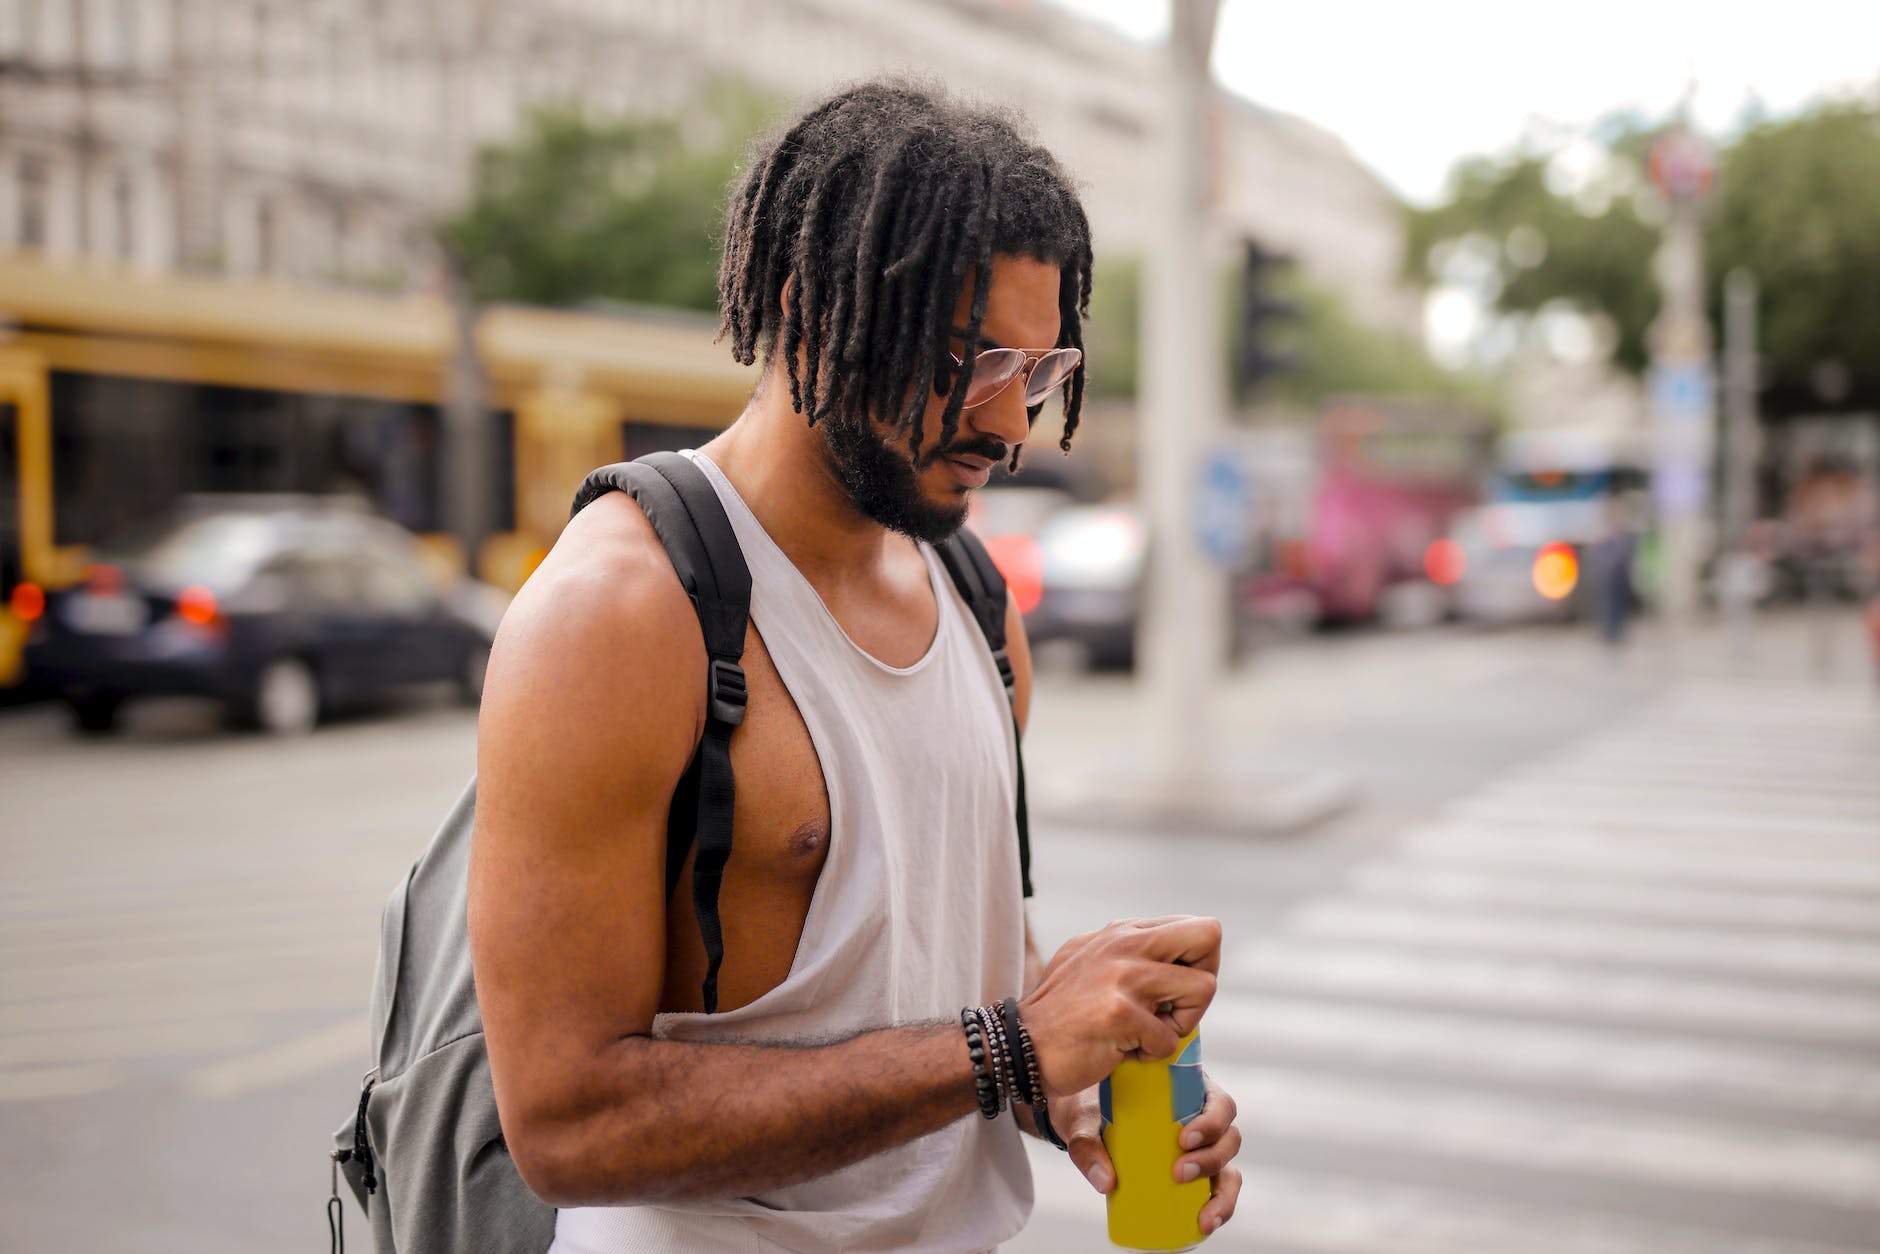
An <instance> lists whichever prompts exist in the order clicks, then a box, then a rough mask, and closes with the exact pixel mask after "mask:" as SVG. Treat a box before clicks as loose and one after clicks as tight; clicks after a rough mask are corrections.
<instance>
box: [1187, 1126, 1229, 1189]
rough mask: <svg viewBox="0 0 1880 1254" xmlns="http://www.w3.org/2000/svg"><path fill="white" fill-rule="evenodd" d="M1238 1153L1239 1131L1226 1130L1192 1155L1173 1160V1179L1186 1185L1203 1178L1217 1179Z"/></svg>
mask: <svg viewBox="0 0 1880 1254" xmlns="http://www.w3.org/2000/svg"><path fill="white" fill-rule="evenodd" d="M1238 1153H1240V1129H1239V1128H1228V1129H1227V1130H1226V1131H1225V1132H1223V1133H1221V1135H1220V1137H1219V1139H1217V1140H1214V1141H1211V1142H1208V1143H1206V1144H1204V1145H1202V1147H1201V1148H1200V1149H1198V1150H1196V1151H1195V1152H1194V1153H1192V1154H1183V1155H1182V1156H1181V1157H1180V1158H1177V1159H1176V1160H1175V1179H1177V1180H1178V1181H1181V1182H1182V1183H1184V1184H1186V1183H1187V1182H1188V1181H1190V1180H1199V1179H1201V1178H1202V1177H1203V1176H1216V1177H1218V1176H1219V1175H1220V1174H1221V1172H1223V1171H1225V1170H1226V1169H1227V1165H1228V1164H1229V1163H1231V1162H1233V1161H1234V1155H1236V1154H1238Z"/></svg>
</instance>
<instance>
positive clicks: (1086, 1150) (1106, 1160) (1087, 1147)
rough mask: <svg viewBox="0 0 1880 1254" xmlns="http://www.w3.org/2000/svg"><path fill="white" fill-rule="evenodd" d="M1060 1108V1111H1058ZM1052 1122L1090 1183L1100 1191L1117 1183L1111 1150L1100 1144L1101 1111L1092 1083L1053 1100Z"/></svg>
mask: <svg viewBox="0 0 1880 1254" xmlns="http://www.w3.org/2000/svg"><path fill="white" fill-rule="evenodd" d="M1060 1110H1061V1111H1062V1112H1063V1113H1062V1114H1059V1113H1057V1112H1059V1111H1060ZM1052 1111H1053V1115H1052V1119H1051V1122H1052V1123H1053V1124H1054V1125H1057V1128H1058V1135H1059V1136H1062V1137H1063V1138H1064V1143H1065V1144H1066V1145H1068V1146H1070V1155H1071V1162H1072V1163H1074V1164H1076V1166H1077V1170H1078V1171H1080V1172H1082V1173H1083V1176H1084V1179H1086V1180H1088V1181H1090V1187H1091V1188H1093V1189H1095V1190H1096V1191H1097V1192H1099V1193H1108V1192H1109V1191H1110V1190H1111V1189H1113V1188H1115V1187H1116V1167H1115V1166H1114V1165H1113V1164H1112V1163H1111V1162H1110V1152H1109V1151H1108V1150H1107V1149H1105V1148H1104V1147H1103V1112H1102V1110H1101V1108H1100V1107H1099V1105H1098V1102H1097V1089H1096V1086H1095V1085H1092V1086H1091V1087H1089V1088H1087V1089H1085V1090H1084V1091H1083V1092H1081V1093H1078V1094H1075V1095H1074V1096H1072V1097H1069V1098H1066V1099H1064V1100H1063V1101H1062V1102H1054V1103H1052ZM1065 1115H1068V1116H1069V1118H1068V1119H1066V1118H1064V1116H1065Z"/></svg>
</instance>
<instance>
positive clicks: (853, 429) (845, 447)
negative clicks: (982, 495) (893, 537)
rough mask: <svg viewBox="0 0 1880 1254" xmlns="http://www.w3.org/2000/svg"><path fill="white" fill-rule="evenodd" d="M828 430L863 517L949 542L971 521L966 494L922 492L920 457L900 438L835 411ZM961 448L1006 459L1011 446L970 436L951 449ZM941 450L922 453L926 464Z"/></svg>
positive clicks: (835, 466) (839, 471)
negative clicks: (944, 497)
mask: <svg viewBox="0 0 1880 1254" xmlns="http://www.w3.org/2000/svg"><path fill="white" fill-rule="evenodd" d="M822 430H823V443H824V445H825V446H826V447H827V448H828V450H829V465H830V469H832V470H833V471H835V474H836V477H837V478H838V479H839V480H841V482H842V486H843V487H844V488H846V489H847V490H848V494H849V500H850V502H851V503H852V504H853V505H854V506H855V508H856V510H857V512H859V513H860V514H861V515H862V517H864V518H867V519H869V520H870V521H871V522H876V523H879V524H881V525H882V526H883V527H886V528H887V529H888V530H890V531H897V532H899V533H900V534H902V535H904V536H911V537H912V538H914V539H916V540H924V541H925V542H927V543H928V544H940V543H943V542H944V541H946V540H947V539H949V538H950V537H951V536H952V535H953V533H954V532H956V531H958V530H959V529H960V526H961V525H962V524H963V523H965V521H966V496H965V494H964V493H962V494H961V495H960V498H959V499H958V500H957V501H946V502H934V501H930V500H928V499H927V498H926V497H925V496H924V495H923V494H922V492H921V487H920V472H919V470H918V469H916V466H915V463H914V459H913V458H912V457H911V456H910V455H909V454H908V452H907V446H906V445H905V444H904V443H902V442H901V440H900V439H899V438H896V439H893V440H889V439H884V438H883V437H882V436H881V435H880V434H879V433H877V432H876V431H875V429H874V427H873V426H872V424H869V423H867V422H858V421H852V420H849V419H846V418H836V417H833V416H832V417H829V418H825V419H823V422H822ZM958 453H973V454H978V455H980V456H983V457H987V458H989V459H991V460H992V461H994V462H998V461H1003V460H1004V459H1005V455H1006V447H1005V445H1004V444H1002V443H1000V442H998V441H996V440H995V441H988V440H970V441H962V442H960V443H956V444H954V445H953V446H952V447H951V448H950V449H948V450H947V455H951V454H958ZM941 456H943V454H940V453H937V452H936V453H933V454H929V455H927V456H925V457H923V458H921V466H922V467H925V466H930V465H932V464H933V463H934V462H935V461H938V460H939V458H940V457H941Z"/></svg>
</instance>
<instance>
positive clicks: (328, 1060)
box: [185, 1015, 370, 1099]
mask: <svg viewBox="0 0 1880 1254" xmlns="http://www.w3.org/2000/svg"><path fill="white" fill-rule="evenodd" d="M369 1053H370V1025H369V1023H368V1021H367V1019H366V1016H364V1015H359V1016H357V1017H354V1018H350V1019H346V1020H343V1021H341V1022H339V1023H335V1024H333V1025H332V1026H331V1027H328V1028H323V1029H321V1030H320V1031H318V1032H315V1033H313V1034H312V1035H310V1036H303V1037H299V1038H297V1039H295V1040H291V1041H284V1042H282V1043H281V1044H279V1045H272V1046H269V1047H268V1048H266V1049H263V1050H260V1051H258V1052H256V1053H252V1054H243V1055H241V1056H239V1057H235V1058H224V1059H222V1060H220V1061H218V1062H212V1063H209V1064H208V1065H207V1066H203V1067H198V1068H196V1069H195V1070H194V1071H192V1072H190V1073H189V1077H188V1079H187V1080H186V1081H185V1084H186V1087H187V1088H188V1089H189V1092H190V1093H191V1094H192V1095H193V1096H196V1097H204V1098H215V1099H226V1098H231V1097H242V1096H245V1095H246V1094H249V1093H253V1092H255V1091H256V1090H257V1089H264V1088H269V1087H272V1086H273V1085H276V1084H284V1083H286V1082H287V1081H289V1080H297V1079H299V1078H300V1077H301V1076H304V1075H311V1074H313V1073H314V1072H316V1071H324V1070H326V1069H327V1068H329V1067H336V1066H338V1065H340V1064H341V1063H344V1062H349V1061H350V1062H358V1063H359V1064H360V1066H359V1070H360V1071H362V1072H363V1071H364V1070H365V1067H366V1064H365V1061H364V1060H365V1059H366V1058H367V1057H368V1056H369Z"/></svg>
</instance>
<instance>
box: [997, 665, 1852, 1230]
mask: <svg viewBox="0 0 1880 1254" xmlns="http://www.w3.org/2000/svg"><path fill="white" fill-rule="evenodd" d="M1202 1040H1203V1052H1204V1054H1205V1056H1206V1057H1207V1059H1208V1065H1209V1070H1210V1072H1211V1073H1213V1074H1214V1075H1215V1077H1216V1078H1217V1080H1219V1081H1220V1082H1221V1083H1222V1085H1223V1086H1224V1087H1225V1088H1227V1089H1228V1090H1229V1091H1230V1092H1232V1093H1233V1094H1234V1096H1235V1098H1236V1101H1237V1102H1238V1104H1239V1108H1240V1119H1239V1124H1240V1128H1241V1131H1242V1133H1243V1136H1244V1137H1245V1138H1246V1144H1245V1148H1244V1149H1243V1151H1242V1154H1241V1164H1242V1167H1243V1170H1244V1172H1245V1174H1246V1185H1245V1189H1244V1192H1243V1195H1242V1199H1241V1203H1240V1207H1239V1214H1238V1216H1237V1218H1236V1219H1235V1221H1234V1223H1233V1224H1231V1225H1229V1227H1228V1228H1226V1229H1224V1230H1222V1232H1221V1233H1220V1234H1218V1236H1217V1237H1215V1238H1214V1239H1213V1240H1212V1241H1210V1243H1209V1245H1210V1248H1216V1249H1222V1250H1237V1249H1244V1250H1259V1251H1266V1252H1269V1254H1304V1252H1306V1251H1325V1252H1331V1254H1634V1252H1637V1254H1646V1252H1651V1254H1684V1252H1686V1251H1689V1252H1691V1254H1696V1252H1698V1251H1702V1252H1703V1254H1855V1252H1857V1251H1866V1252H1867V1254H1872V1252H1873V1251H1874V1250H1876V1249H1880V710H1876V707H1875V705H1874V703H1873V702H1872V701H1871V699H1870V696H1869V694H1867V693H1863V692H1859V691H1835V690H1825V689H1821V688H1815V687H1809V688H1802V687H1799V686H1791V687H1784V686H1781V685H1777V684H1759V683H1750V682H1737V681H1722V680H1718V681H1712V682H1708V683H1698V684H1691V685H1687V686H1685V687H1683V688H1680V689H1677V690H1675V691H1674V692H1673V693H1672V694H1671V695H1669V696H1667V697H1665V698H1664V699H1662V700H1660V701H1659V702H1658V703H1656V704H1654V705H1650V706H1647V707H1644V708H1642V709H1640V710H1637V711H1635V712H1633V713H1632V714H1630V715H1628V716H1626V717H1625V718H1624V719H1623V720H1622V722H1621V723H1620V724H1618V725H1616V726H1613V727H1610V728H1608V729H1606V730H1605V731H1603V732H1601V733H1600V734H1598V735H1596V736H1594V737H1592V738H1589V739H1587V740H1585V741H1582V742H1580V743H1576V744H1572V745H1569V746H1567V747H1565V748H1563V749H1561V750H1558V751H1556V752H1554V753H1551V754H1549V755H1548V756H1546V757H1544V758H1542V759H1540V760H1536V761H1533V762H1530V763H1528V764H1527V765H1525V766H1523V767H1520V768H1518V769H1516V770H1514V771H1512V772H1510V773H1508V774H1506V775H1504V776H1502V777H1500V778H1497V779H1494V780H1492V781H1490V782H1489V783H1487V784H1486V785H1484V786H1483V787H1481V788H1479V789H1477V790H1476V791H1474V792H1473V793H1471V794H1469V795H1467V796H1463V797H1459V798H1456V799H1455V800H1453V801H1452V802H1450V803H1449V804H1448V805H1447V806H1445V807H1444V808H1443V809H1442V810H1441V811H1440V812H1439V813H1437V814H1436V815H1434V816H1432V817H1431V818H1429V819H1426V820H1424V821H1421V822H1419V823H1417V824H1416V825H1415V826H1413V827H1411V828H1409V829H1408V830H1406V831H1404V832H1402V833H1401V834H1400V836H1399V837H1397V838H1396V839H1395V840H1393V841H1392V842H1391V843H1389V844H1388V845H1387V846H1385V847H1384V848H1383V850H1382V851H1381V852H1380V853H1379V854H1378V855H1377V856H1375V857H1372V858H1370V859H1368V860H1366V861H1363V862H1361V863H1359V864H1358V865H1356V866H1354V867H1352V868H1351V869H1350V870H1349V872H1348V874H1347V875H1346V876H1345V878H1344V879H1343V881H1342V883H1340V884H1338V885H1337V886H1336V887H1335V888H1334V889H1333V890H1332V891H1329V892H1325V893H1321V894H1319V895H1316V896H1313V897H1310V898H1308V899H1306V900H1304V901H1301V902H1299V903H1298V904H1297V905H1296V906H1295V907H1294V908H1292V909H1291V910H1290V911H1289V912H1288V913H1287V914H1286V915H1285V917H1284V918H1283V919H1282V920H1281V921H1280V922H1279V923H1278V924H1277V925H1276V926H1275V927H1273V928H1271V929H1269V930H1268V931H1267V932H1266V933H1265V934H1262V935H1259V936H1255V937H1252V938H1246V939H1242V940H1240V941H1238V942H1236V943H1235V944H1234V945H1233V946H1231V947H1230V950H1229V951H1228V953H1226V954H1225V955H1224V956H1223V963H1222V984H1221V988H1220V991H1219V993H1218V995H1217V997H1216V1000H1215V1003H1214V1006H1213V1007H1212V1009H1211V1010H1210V1011H1209V1014H1208V1017H1207V1019H1206V1020H1205V1021H1204V1023H1203V1026H1202ZM1033 1154H1034V1162H1035V1164H1036V1171H1035V1176H1036V1180H1037V1188H1038V1206H1037V1218H1036V1220H1035V1221H1034V1225H1033V1228H1032V1230H1029V1231H1028V1233H1027V1234H1026V1235H1025V1236H1024V1237H1022V1238H1021V1239H1020V1241H1019V1242H1018V1243H1017V1244H1015V1245H1014V1246H1013V1249H1014V1250H1018V1251H1028V1250H1046V1249H1082V1248H1092V1249H1095V1248H1102V1247H1101V1241H1102V1227H1103V1221H1102V1205H1101V1202H1100V1201H1099V1200H1098V1199H1097V1198H1096V1196H1095V1195H1094V1193H1092V1192H1091V1190H1090V1189H1089V1186H1088V1185H1087V1184H1085V1183H1084V1182H1083V1181H1082V1180H1081V1178H1079V1177H1078V1176H1077V1175H1076V1174H1075V1172H1073V1171H1070V1170H1068V1168H1067V1167H1066V1166H1065V1164H1064V1163H1063V1162H1062V1161H1060V1158H1059V1156H1057V1155H1054V1154H1053V1153H1051V1152H1050V1151H1048V1150H1043V1149H1035V1150H1034V1151H1033Z"/></svg>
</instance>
